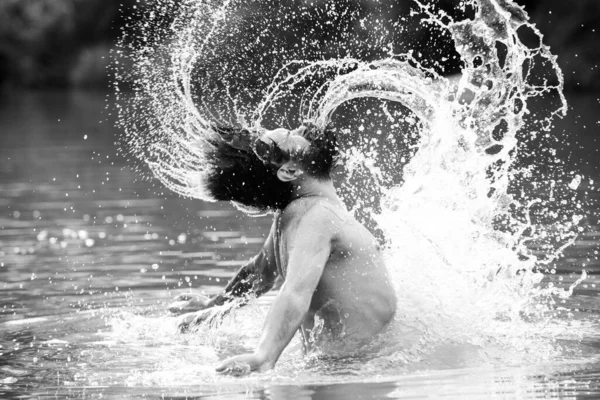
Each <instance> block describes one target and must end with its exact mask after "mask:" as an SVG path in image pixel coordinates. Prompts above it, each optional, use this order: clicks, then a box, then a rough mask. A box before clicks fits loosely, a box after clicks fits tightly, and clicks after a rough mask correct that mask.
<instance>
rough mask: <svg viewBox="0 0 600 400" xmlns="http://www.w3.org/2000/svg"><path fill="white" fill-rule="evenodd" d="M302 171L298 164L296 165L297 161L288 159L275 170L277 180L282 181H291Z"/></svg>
mask: <svg viewBox="0 0 600 400" xmlns="http://www.w3.org/2000/svg"><path fill="white" fill-rule="evenodd" d="M303 173H304V171H303V170H302V168H301V167H300V165H298V163H296V162H294V161H288V162H286V163H285V164H283V165H282V166H281V167H279V169H278V170H277V178H279V180H280V181H282V182H291V181H293V180H295V179H298V177H299V176H300V175H302V174H303Z"/></svg>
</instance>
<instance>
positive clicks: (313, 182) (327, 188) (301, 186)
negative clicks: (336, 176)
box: [292, 176, 340, 203]
mask: <svg viewBox="0 0 600 400" xmlns="http://www.w3.org/2000/svg"><path fill="white" fill-rule="evenodd" d="M317 196H318V197H323V198H325V199H328V200H330V201H332V202H336V203H339V202H340V199H339V198H338V196H337V193H336V191H335V187H334V186H333V181H331V180H330V179H328V180H318V179H315V178H312V177H310V176H303V177H301V178H300V179H298V180H297V181H296V182H295V183H294V189H293V190H292V201H293V200H296V199H299V198H302V197H317Z"/></svg>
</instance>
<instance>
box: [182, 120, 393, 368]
mask: <svg viewBox="0 0 600 400" xmlns="http://www.w3.org/2000/svg"><path fill="white" fill-rule="evenodd" d="M217 131H218V132H219V133H220V135H221V137H222V138H223V140H222V141H217V142H215V143H212V150H210V151H212V152H213V153H212V154H210V159H211V160H214V161H213V165H212V166H211V172H210V173H209V174H208V176H207V178H206V186H207V189H208V190H209V191H210V192H211V193H212V194H213V197H214V198H215V199H217V200H229V201H233V202H235V203H236V204H238V205H239V206H242V207H245V208H251V209H253V210H255V211H259V212H261V211H262V212H265V211H273V212H275V217H274V221H273V226H272V228H271V232H270V234H269V236H268V238H267V240H266V242H265V245H264V247H263V249H262V251H261V252H260V253H259V254H258V255H257V256H256V257H254V258H253V259H252V260H251V261H250V262H249V263H248V264H246V265H244V266H243V267H242V268H241V269H240V270H239V271H238V273H237V274H236V276H235V277H234V278H233V279H232V280H231V281H230V282H229V284H228V285H227V287H226V288H225V290H224V291H223V292H222V293H221V294H219V295H217V296H216V297H214V298H212V299H208V298H206V297H203V296H190V295H182V296H180V297H179V298H178V299H177V302H176V303H174V304H173V305H172V306H171V308H170V309H171V310H172V311H191V310H200V311H197V312H192V313H188V314H185V315H183V316H182V318H181V320H180V327H181V328H182V329H183V328H186V327H187V326H188V325H190V324H198V323H201V322H203V321H208V320H211V319H212V318H214V317H215V316H216V315H222V314H223V313H225V312H226V311H227V310H228V309H229V308H230V307H231V306H232V305H233V304H239V303H243V302H244V301H245V300H244V299H246V298H247V296H248V295H249V294H254V295H256V296H260V295H261V294H263V293H265V292H267V291H268V290H270V289H271V288H272V287H273V285H274V283H275V280H276V279H277V278H278V277H281V278H282V279H283V284H282V286H281V288H280V290H279V293H278V294H277V297H276V298H275V300H274V302H273V304H272V306H271V309H270V310H269V312H268V315H267V319H266V321H265V325H264V328H263V332H262V335H261V337H260V340H259V343H258V346H257V347H256V351H255V352H254V353H252V354H244V355H239V356H236V357H232V358H230V359H227V360H225V361H224V362H223V363H222V364H221V365H220V366H218V367H217V369H216V370H217V372H222V373H232V374H242V373H247V372H250V371H263V370H266V369H270V368H273V367H274V366H275V363H276V362H277V359H278V358H279V356H280V355H281V352H282V351H283V349H284V348H285V347H286V346H287V345H288V343H289V342H290V340H291V339H292V337H293V336H294V334H295V333H296V331H298V330H300V332H301V334H302V336H303V339H304V345H305V348H310V347H311V346H313V345H319V344H320V343H321V342H322V341H324V340H335V341H347V342H348V343H352V344H353V345H361V344H363V343H365V342H367V341H369V340H372V338H373V336H374V335H375V334H377V333H379V332H380V331H381V330H382V329H383V328H384V327H385V326H386V325H387V324H388V323H389V322H390V321H391V320H392V318H393V316H394V313H395V311H396V296H395V293H394V290H393V288H392V285H391V283H390V282H389V277H388V274H387V270H386V267H385V265H384V262H383V258H382V255H381V251H380V249H379V246H378V242H377V240H376V239H375V238H374V237H373V235H371V233H370V232H369V231H368V230H367V229H366V228H365V227H363V226H362V225H361V224H359V223H358V222H357V221H356V220H355V219H354V218H353V217H352V216H351V215H350V214H349V213H348V212H347V211H346V210H345V208H344V206H343V204H342V203H341V201H340V199H339V198H338V196H337V195H336V191H335V188H334V186H333V183H332V181H331V177H330V172H331V170H332V167H333V165H334V163H335V159H336V155H337V147H336V143H335V136H334V134H333V132H330V131H327V130H326V131H324V132H319V131H317V130H316V129H315V128H313V127H311V128H307V127H303V128H301V129H298V130H296V131H288V130H285V129H276V130H273V131H267V132H265V133H264V134H262V135H261V136H260V137H259V138H258V140H256V141H255V142H254V143H250V140H249V139H248V138H249V137H250V135H249V133H248V132H245V133H246V134H245V135H243V134H242V133H241V132H238V133H236V132H235V131H233V130H231V129H217ZM315 321H319V323H321V324H322V326H319V327H318V329H314V328H315Z"/></svg>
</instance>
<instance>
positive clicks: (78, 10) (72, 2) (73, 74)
mask: <svg viewBox="0 0 600 400" xmlns="http://www.w3.org/2000/svg"><path fill="white" fill-rule="evenodd" d="M174 3H175V4H176V3H177V2H174ZM270 3H272V2H270V1H263V2H250V3H249V4H250V5H251V7H253V8H255V9H258V10H259V11H260V12H269V11H268V10H272V9H273V4H270ZM277 3H282V4H283V3H285V5H286V6H288V7H289V6H294V5H295V3H298V4H297V6H298V7H314V8H315V9H318V8H319V7H320V6H321V5H322V3H325V1H322V0H313V1H310V2H309V1H306V0H285V1H283V2H277ZM344 3H345V2H344ZM408 3H409V2H403V1H389V0H383V1H378V2H374V1H372V0H359V1H354V2H350V3H349V4H351V7H354V8H356V9H358V10H359V12H360V13H364V14H368V13H372V12H373V11H374V10H376V9H383V10H385V13H386V14H387V15H386V17H389V20H393V19H394V16H395V15H396V16H397V15H400V14H402V13H404V12H405V11H406V8H407V7H408ZM440 3H441V4H442V6H443V7H445V8H448V9H452V6H453V1H452V0H441V1H440ZM518 3H519V4H521V5H523V6H524V7H525V10H526V11H527V12H528V13H529V15H530V17H531V20H532V21H533V22H535V24H536V25H537V27H538V28H539V29H540V30H541V32H542V33H543V34H544V36H545V42H546V43H547V44H548V45H550V46H551V48H552V50H553V52H554V54H557V55H558V62H559V64H560V66H561V68H562V69H563V72H564V74H565V79H566V85H565V86H566V90H567V91H596V90H600V79H599V78H600V69H599V67H598V64H599V63H600V46H599V43H600V42H599V41H598V32H597V30H598V28H600V2H599V1H597V0H573V1H564V0H544V1H540V0H520V1H519V2H518ZM149 5H150V6H151V5H152V0H139V1H136V0H2V1H1V2H0V87H2V88H4V89H5V90H6V89H7V88H15V87H29V88H48V87H53V88H56V87H61V88H67V87H86V88H101V89H105V88H106V87H107V85H108V83H109V77H108V74H107V72H106V71H107V68H106V67H107V65H108V64H109V63H110V51H111V49H112V48H114V46H115V43H116V40H117V38H118V37H119V36H120V35H121V32H122V29H123V28H125V27H126V26H131V25H132V24H133V23H134V22H135V20H136V19H137V18H140V17H138V15H139V13H138V12H137V11H139V10H140V9H142V8H144V7H148V6H149ZM262 8H264V10H263V9H262ZM272 12H273V11H272ZM237 17H241V18H242V19H243V18H244V17H245V16H243V15H242V16H237ZM250 17H251V15H248V18H250ZM330 29H331V30H332V31H334V30H336V29H338V28H337V27H333V26H332V27H331V28H330ZM301 30H302V28H300V31H301ZM296 32H298V30H297V31H296ZM322 34H323V35H327V34H328V32H325V31H324V32H323V33H322ZM425 40H426V39H425V38H424V37H423V38H419V37H411V38H410V44H408V45H410V46H412V47H419V46H420V43H421V44H423V43H424V42H425ZM427 47H428V46H426V45H424V46H422V49H423V50H424V51H427ZM333 51H334V50H332V52H333ZM326 55H327V54H325V56H326ZM332 55H333V54H332ZM449 72H453V71H449Z"/></svg>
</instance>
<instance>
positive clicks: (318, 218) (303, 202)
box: [281, 197, 347, 231]
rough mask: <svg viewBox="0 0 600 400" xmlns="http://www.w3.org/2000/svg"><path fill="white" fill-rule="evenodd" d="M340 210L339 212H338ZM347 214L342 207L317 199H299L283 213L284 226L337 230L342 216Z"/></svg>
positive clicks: (288, 227)
mask: <svg viewBox="0 0 600 400" xmlns="http://www.w3.org/2000/svg"><path fill="white" fill-rule="evenodd" d="M337 208H339V210H337ZM344 214H347V212H346V210H344V209H343V208H342V207H341V206H335V205H332V204H331V203H329V202H327V201H325V200H323V199H321V198H315V197H308V198H302V199H297V200H295V201H293V202H291V203H290V204H289V205H288V206H287V207H286V208H285V209H284V210H283V212H282V214H281V220H282V225H283V227H284V229H285V228H287V229H290V228H291V229H294V230H295V229H298V228H300V226H302V228H305V229H315V230H319V231H321V230H324V229H325V230H332V229H333V230H335V227H336V226H337V225H338V222H339V220H340V215H344Z"/></svg>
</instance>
